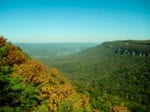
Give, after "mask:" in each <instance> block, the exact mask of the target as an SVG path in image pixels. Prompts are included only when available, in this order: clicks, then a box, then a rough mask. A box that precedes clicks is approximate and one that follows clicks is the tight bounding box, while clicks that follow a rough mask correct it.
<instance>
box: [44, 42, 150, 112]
mask: <svg viewBox="0 0 150 112" xmlns="http://www.w3.org/2000/svg"><path fill="white" fill-rule="evenodd" d="M42 61H43V62H44V63H46V64H47V65H49V66H53V67H57V68H58V69H59V70H61V71H62V72H63V73H64V74H65V75H66V76H67V77H68V78H69V79H70V80H72V82H73V84H75V85H76V86H77V90H78V92H81V93H86V94H88V95H89V96H90V102H91V104H92V107H93V108H94V109H98V110H101V111H102V112H109V111H110V110H111V108H112V107H115V106H119V107H127V108H128V110H129V111H131V112H148V111H149V110H150V103H149V101H150V40H147V41H132V40H127V41H114V42H105V43H103V44H101V45H98V46H96V47H93V48H91V49H88V50H85V51H83V52H79V53H76V54H73V55H69V56H66V57H63V58H58V59H49V60H42Z"/></svg>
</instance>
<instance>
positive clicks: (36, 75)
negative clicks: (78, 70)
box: [0, 37, 94, 112]
mask: <svg viewBox="0 0 150 112" xmlns="http://www.w3.org/2000/svg"><path fill="white" fill-rule="evenodd" d="M0 88H1V89H0V112H90V111H94V110H92V109H91V107H90V103H89V98H88V96H86V95H85V94H81V93H77V92H76V89H75V88H74V87H73V86H72V85H71V84H70V82H69V81H68V80H67V79H66V78H65V77H64V76H62V74H61V72H60V71H58V70H57V69H54V68H51V69H49V68H48V67H46V66H45V65H43V64H42V63H41V62H39V61H36V60H31V59H30V58H29V57H28V56H27V55H26V54H25V53H23V52H22V51H21V49H20V48H18V47H16V46H14V45H13V44H11V43H10V42H7V41H6V39H4V38H3V37H0Z"/></svg>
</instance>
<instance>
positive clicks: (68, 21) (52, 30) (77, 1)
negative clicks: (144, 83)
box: [0, 0, 150, 43]
mask: <svg viewBox="0 0 150 112" xmlns="http://www.w3.org/2000/svg"><path fill="white" fill-rule="evenodd" d="M0 5H1V6H0V35H3V36H4V37H6V38H7V39H8V40H10V41H12V42H35V43H41V42H46V43H47V42H103V41H108V40H124V39H136V40H143V39H150V0H0Z"/></svg>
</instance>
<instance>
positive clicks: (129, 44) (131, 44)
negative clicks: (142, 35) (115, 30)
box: [103, 40, 150, 56]
mask: <svg viewBox="0 0 150 112" xmlns="http://www.w3.org/2000/svg"><path fill="white" fill-rule="evenodd" d="M103 46H104V47H106V48H109V49H110V50H112V51H113V52H114V53H117V54H124V55H132V56H150V41H149V40H148V41H132V40H128V41H114V42H105V43H103Z"/></svg>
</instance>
